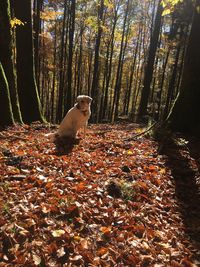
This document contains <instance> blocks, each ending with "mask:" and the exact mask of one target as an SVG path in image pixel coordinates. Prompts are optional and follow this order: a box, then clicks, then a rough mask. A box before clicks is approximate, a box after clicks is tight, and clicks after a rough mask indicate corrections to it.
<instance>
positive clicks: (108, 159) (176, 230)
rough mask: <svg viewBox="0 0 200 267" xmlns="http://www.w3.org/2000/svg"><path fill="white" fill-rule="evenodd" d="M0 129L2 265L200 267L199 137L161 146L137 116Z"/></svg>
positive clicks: (170, 142)
mask: <svg viewBox="0 0 200 267" xmlns="http://www.w3.org/2000/svg"><path fill="white" fill-rule="evenodd" d="M53 131H55V127H48V126H46V125H41V124H37V123H36V124H32V125H31V126H27V125H24V126H15V127H11V128H8V129H7V130H6V131H2V132H0V267H2V266H7V267H8V266H30V267H31V266H49V267H51V266H52V267H53V266H55V267H61V266H103V267H109V266H119V267H123V266H133V267H134V266H155V267H162V266H174V267H178V266H186V267H190V266H200V174H199V170H200V140H197V139H195V138H191V137H183V136H178V135H177V136H176V138H174V139H173V142H172V141H168V142H165V146H164V147H162V149H161V150H160V152H162V154H161V153H158V151H159V144H158V142H156V141H154V140H153V139H151V138H146V137H144V136H140V137H138V138H137V139H135V140H134V139H133V140H129V141H128V140H127V139H128V138H129V137H131V136H133V135H134V134H136V133H138V132H140V131H141V128H140V126H139V125H136V124H115V125H107V124H104V125H103V124H102V125H91V126H90V127H89V129H88V132H87V135H86V138H85V139H80V140H78V141H77V143H76V144H75V145H74V146H73V147H69V146H68V145H66V144H63V145H58V144H57V146H56V145H55V144H54V143H53V142H52V141H51V140H49V139H47V137H46V136H45V134H47V133H50V132H53Z"/></svg>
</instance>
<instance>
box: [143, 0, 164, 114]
mask: <svg viewBox="0 0 200 267" xmlns="http://www.w3.org/2000/svg"><path fill="white" fill-rule="evenodd" d="M162 12H163V6H162V4H161V0H159V3H158V8H157V13H156V18H155V23H154V30H153V34H152V37H151V40H150V46H149V52H148V58H147V63H146V67H145V73H144V81H143V90H142V95H141V100H140V106H139V111H138V119H143V118H144V116H145V115H147V105H148V99H149V95H150V90H151V81H152V77H153V69H154V61H155V55H156V50H157V45H158V39H159V34H160V27H161V18H162Z"/></svg>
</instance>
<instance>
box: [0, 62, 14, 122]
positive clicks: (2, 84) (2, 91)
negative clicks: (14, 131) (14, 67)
mask: <svg viewBox="0 0 200 267" xmlns="http://www.w3.org/2000/svg"><path fill="white" fill-rule="evenodd" d="M0 113H1V116H0V126H3V127H4V126H7V125H11V124H13V123H14V117H13V113H12V105H11V100H10V93H9V88H8V82H7V79H6V76H5V73H4V70H3V67H2V64H1V63H0Z"/></svg>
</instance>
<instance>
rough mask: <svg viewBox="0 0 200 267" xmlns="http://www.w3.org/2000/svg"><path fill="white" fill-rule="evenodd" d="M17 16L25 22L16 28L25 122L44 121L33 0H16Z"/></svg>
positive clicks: (18, 78) (19, 79)
mask: <svg viewBox="0 0 200 267" xmlns="http://www.w3.org/2000/svg"><path fill="white" fill-rule="evenodd" d="M13 5H14V12H15V16H16V17H17V18H18V19H19V20H21V21H22V22H24V23H25V24H24V25H23V26H19V27H17V28H16V48H17V85H18V92H19V100H20V106H21V111H22V117H23V120H24V122H26V123H30V122H33V121H37V120H39V121H43V118H42V114H41V105H40V100H39V96H38V91H37V86H36V82H35V71H34V56H33V38H32V12H31V11H32V10H31V0H14V1H13Z"/></svg>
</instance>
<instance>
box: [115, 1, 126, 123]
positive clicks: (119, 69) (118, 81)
mask: <svg viewBox="0 0 200 267" xmlns="http://www.w3.org/2000/svg"><path fill="white" fill-rule="evenodd" d="M129 2H130V1H129V0H128V2H127V7H126V11H125V16H124V22H123V32H122V39H121V45H120V53H119V59H118V67H117V75H116V82H115V89H114V99H113V105H112V111H111V121H114V120H115V119H116V118H117V116H118V106H119V96H120V89H121V80H122V71H123V58H124V53H125V49H126V44H127V35H128V30H129V29H128V28H129V27H127V25H126V24H127V17H128V11H129ZM125 37H126V41H125V42H124V39H125Z"/></svg>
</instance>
